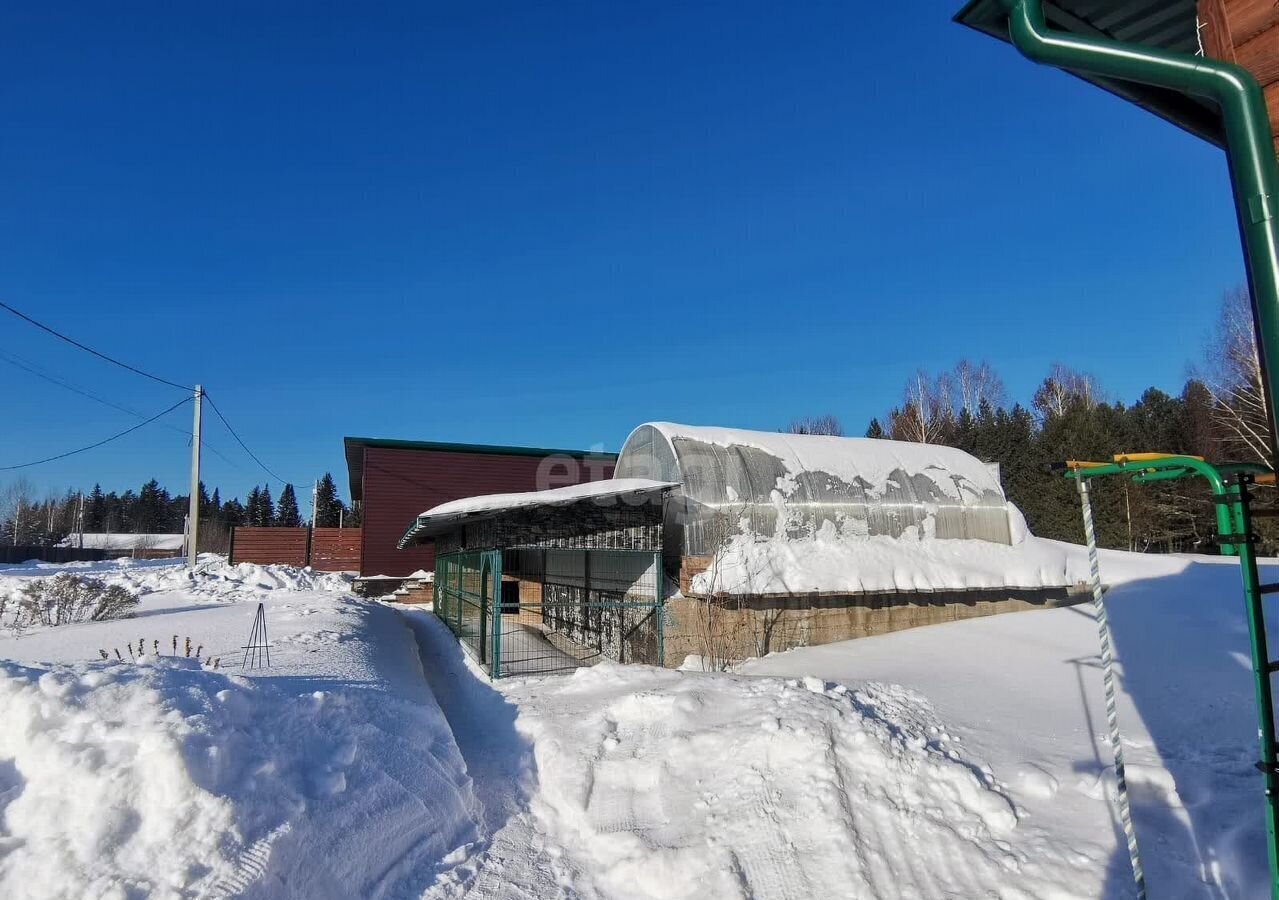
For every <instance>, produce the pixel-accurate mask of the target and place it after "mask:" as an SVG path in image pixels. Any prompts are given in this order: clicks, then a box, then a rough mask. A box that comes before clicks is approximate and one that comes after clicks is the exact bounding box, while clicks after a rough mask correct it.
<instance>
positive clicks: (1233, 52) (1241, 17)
mask: <svg viewBox="0 0 1279 900" xmlns="http://www.w3.org/2000/svg"><path fill="white" fill-rule="evenodd" d="M1199 20H1200V23H1201V24H1202V26H1203V27H1202V30H1201V35H1202V37H1203V45H1204V52H1205V53H1206V54H1207V55H1208V56H1211V57H1214V58H1216V59H1223V60H1225V61H1227V62H1233V63H1238V64H1239V65H1241V66H1243V67H1244V68H1245V69H1247V70H1248V71H1249V72H1251V73H1252V74H1253V76H1254V77H1255V78H1256V79H1257V81H1258V82H1259V83H1260V84H1261V87H1262V89H1263V90H1264V91H1265V92H1266V106H1267V107H1268V108H1269V110H1270V128H1271V133H1272V134H1273V135H1274V138H1275V154H1276V155H1277V156H1279V2H1276V0H1199Z"/></svg>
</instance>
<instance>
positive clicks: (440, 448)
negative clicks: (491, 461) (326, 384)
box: [342, 437, 617, 502]
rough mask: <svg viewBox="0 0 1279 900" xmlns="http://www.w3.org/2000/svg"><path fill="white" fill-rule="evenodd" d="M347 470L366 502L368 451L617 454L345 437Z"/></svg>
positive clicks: (355, 492)
mask: <svg viewBox="0 0 1279 900" xmlns="http://www.w3.org/2000/svg"><path fill="white" fill-rule="evenodd" d="M342 442H343V444H344V445H345V448H346V470H347V476H348V478H349V479H350V488H351V500H352V501H353V502H354V501H358V500H362V499H364V448H365V447H378V448H382V449H387V450H423V451H435V452H443V453H482V454H492V455H497V456H538V457H541V456H567V457H571V458H573V459H608V460H613V459H617V454H616V453H605V452H603V451H595V450H556V449H550V448H546V447H507V446H502V445H499V444H458V443H452V442H448V441H404V440H398V439H395V438H368V437H345V438H343V439H342Z"/></svg>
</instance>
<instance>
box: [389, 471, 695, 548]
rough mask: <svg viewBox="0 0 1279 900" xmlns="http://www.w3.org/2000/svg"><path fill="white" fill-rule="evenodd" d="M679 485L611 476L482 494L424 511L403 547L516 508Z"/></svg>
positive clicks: (657, 491)
mask: <svg viewBox="0 0 1279 900" xmlns="http://www.w3.org/2000/svg"><path fill="white" fill-rule="evenodd" d="M676 487H679V485H678V484H676V483H674V482H671V481H654V480H652V479H651V478H607V479H605V480H603V481H588V482H586V483H584V484H573V485H569V486H568V487H561V488H551V489H550V490H545V491H521V492H519V493H514V494H481V495H480V496H478V497H464V498H463V499H461V500H450V501H449V502H448V503H441V504H440V505H439V506H435V507H432V508H431V509H428V510H427V511H426V512H424V513H422V514H421V515H420V516H418V517H417V519H416V520H415V521H414V522H413V524H412V525H410V526H409V529H408V531H406V532H404V537H402V538H400V544H399V546H400V549H401V550H403V549H404V548H405V547H407V546H410V545H411V544H420V543H422V542H424V541H426V540H429V539H430V538H433V537H435V536H436V535H438V534H440V533H441V532H444V531H448V530H449V529H452V528H456V527H457V526H459V525H465V524H469V523H471V522H479V521H482V520H484V519H492V518H495V517H497V516H500V515H502V514H503V513H506V512H510V511H512V510H516V509H530V508H536V507H548V506H571V505H572V504H574V503H588V502H593V503H597V504H610V503H615V502H618V501H620V500H621V498H623V497H630V498H652V497H657V496H660V495H661V494H664V493H666V492H667V491H669V490H671V489H673V488H676Z"/></svg>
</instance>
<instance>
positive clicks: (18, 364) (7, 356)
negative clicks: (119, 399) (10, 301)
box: [0, 350, 247, 472]
mask: <svg viewBox="0 0 1279 900" xmlns="http://www.w3.org/2000/svg"><path fill="white" fill-rule="evenodd" d="M0 362H7V363H8V364H9V365H11V366H14V367H15V368H18V369H21V370H22V371H24V372H27V373H29V374H31V375H34V376H36V377H37V378H42V379H44V380H45V381H47V382H49V383H50V384H56V385H57V386H58V387H61V388H65V389H66V390H68V391H71V392H72V393H73V394H79V395H80V396H81V397H87V398H88V399H90V400H93V401H95V402H97V403H101V404H102V405H103V406H107V407H110V408H111V409H115V410H119V411H120V412H122V413H127V414H128V415H131V416H133V417H134V418H137V419H145V418H146V414H145V413H140V412H138V411H137V410H136V409H130V408H129V407H127V406H121V405H120V404H119V403H114V402H112V401H110V400H107V399H106V398H105V397H99V396H98V395H97V394H95V393H93V392H92V391H86V390H85V389H83V388H80V387H77V386H76V385H74V384H72V383H71V382H69V381H65V380H64V379H62V378H59V377H58V376H56V375H50V374H49V373H47V372H42V371H40V370H39V369H38V368H36V367H35V366H34V365H33V364H32V363H31V362H30V360H24V359H23V358H22V357H20V356H17V355H16V354H13V353H6V352H5V351H3V350H0ZM160 424H161V425H162V426H164V427H165V428H167V429H169V430H170V431H173V432H176V433H178V434H181V435H184V436H185V437H186V439H187V446H190V444H191V432H190V431H189V430H188V429H185V428H181V427H179V426H177V425H171V424H169V423H168V422H161V423H160ZM200 446H201V447H202V448H204V449H205V450H208V451H209V452H210V453H212V454H213V455H214V456H216V457H218V458H219V459H221V460H222V461H223V462H225V463H226V464H227V465H229V466H230V467H231V468H233V469H236V470H237V471H240V472H245V471H247V470H246V469H245V468H244V467H243V466H241V465H240V464H239V463H237V462H235V461H234V460H232V459H231V458H230V457H229V456H227V455H226V454H225V453H223V452H222V451H221V450H219V449H218V448H217V447H215V446H213V445H212V444H210V443H209V442H208V441H206V440H205V439H204V437H203V436H201V438H200Z"/></svg>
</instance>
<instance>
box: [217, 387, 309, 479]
mask: <svg viewBox="0 0 1279 900" xmlns="http://www.w3.org/2000/svg"><path fill="white" fill-rule="evenodd" d="M204 399H205V400H208V401H209V406H210V407H212V408H213V411H214V412H215V413H217V416H218V418H219V419H221V420H222V424H223V425H225V426H226V430H227V431H229V432H231V437H233V438H235V440H236V443H238V444H239V445H240V446H241V447H243V448H244V452H245V453H247V454H249V456H250V457H252V458H253V461H254V462H255V463H257V464H258V465H259V466H261V467H262V471H263V472H266V473H267V474H268V475H270V476H271V477H272V478H274V479H275V480H276V481H278V482H280V483H281V484H292V483H293V482H291V481H288V480H286V479H284V478H281V477H280V476H279V475H276V474H275V473H274V472H272V471H271V470H270V469H269V468H267V464H266V463H264V462H263V461H262V460H260V459H258V457H257V454H256V453H254V452H253V451H252V450H250V449H249V445H248V444H246V443H244V441H243V439H241V437H240V435H239V434H237V433H236V430H235V429H234V428H232V427H231V423H230V422H228V421H227V418H226V416H224V415H222V410H220V409H218V405H217V404H216V403H214V402H213V398H212V397H210V396H209V392H208V391H205V392H204Z"/></svg>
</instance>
